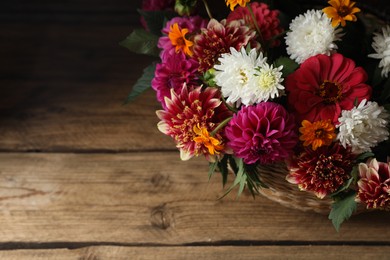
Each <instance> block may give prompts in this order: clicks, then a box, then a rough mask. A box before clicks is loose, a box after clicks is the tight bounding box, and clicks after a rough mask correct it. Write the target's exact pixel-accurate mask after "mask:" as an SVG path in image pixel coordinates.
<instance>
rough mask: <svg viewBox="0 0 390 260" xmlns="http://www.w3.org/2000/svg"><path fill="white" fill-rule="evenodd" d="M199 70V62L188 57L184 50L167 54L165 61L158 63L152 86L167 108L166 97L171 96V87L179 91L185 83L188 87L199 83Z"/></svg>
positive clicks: (163, 105) (159, 99)
mask: <svg viewBox="0 0 390 260" xmlns="http://www.w3.org/2000/svg"><path fill="white" fill-rule="evenodd" d="M197 71H198V63H197V62H196V61H195V60H192V59H187V58H186V56H185V55H184V53H182V52H180V53H174V54H173V55H171V56H167V57H166V58H165V60H164V61H163V63H160V64H157V66H156V71H155V76H154V78H153V80H152V87H153V89H154V90H156V93H157V100H158V101H160V102H161V105H162V107H163V108H165V101H164V99H165V97H170V95H171V94H170V92H171V89H173V90H174V91H175V92H176V93H178V92H180V91H181V89H182V87H183V84H184V83H186V84H187V86H188V87H191V86H192V85H195V84H196V83H197V76H196V73H197Z"/></svg>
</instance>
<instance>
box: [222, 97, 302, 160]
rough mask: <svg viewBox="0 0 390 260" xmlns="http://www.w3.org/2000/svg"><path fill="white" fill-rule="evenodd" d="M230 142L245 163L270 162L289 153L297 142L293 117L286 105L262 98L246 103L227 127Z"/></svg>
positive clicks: (280, 158)
mask: <svg viewBox="0 0 390 260" xmlns="http://www.w3.org/2000/svg"><path fill="white" fill-rule="evenodd" d="M225 133H226V137H227V139H228V140H229V141H228V146H229V147H230V148H231V149H232V150H233V152H234V154H235V155H236V156H237V157H239V158H243V161H244V162H245V163H246V164H253V163H256V162H259V163H262V164H268V163H273V162H278V161H281V160H283V159H286V158H287V157H289V156H290V155H291V154H292V152H293V148H294V146H295V145H296V144H297V142H298V137H297V134H296V131H295V124H294V118H293V116H291V115H290V114H289V113H288V112H287V111H286V110H285V109H284V108H283V106H281V105H279V104H276V103H272V102H263V103H259V104H257V105H256V106H243V107H242V108H241V110H240V111H238V112H237V114H235V115H234V116H233V119H232V120H231V121H230V122H229V124H228V126H227V127H226V129H225Z"/></svg>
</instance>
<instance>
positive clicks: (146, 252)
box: [0, 246, 390, 260]
mask: <svg viewBox="0 0 390 260" xmlns="http://www.w3.org/2000/svg"><path fill="white" fill-rule="evenodd" d="M389 254H390V247H389V246H359V247H356V246H222V247H212V246H209V247H203V246H200V247H176V246H174V247H119V246H93V247H86V248H80V249H73V250H72V249H48V250H43V249H41V250H13V251H8V250H6V251H0V258H1V259H9V260H14V259H15V260H22V259H29V260H30V259H32V260H38V259H57V260H61V259H64V260H65V259H67V260H68V259H69V260H71V259H75V260H76V259H134V260H137V259H138V260H152V259H172V260H175V259H178V260H179V259H180V260H181V259H210V260H225V259H270V260H274V259H282V258H283V259H326V260H328V259H361V260H371V259H377V260H381V259H383V260H385V259H388V257H389Z"/></svg>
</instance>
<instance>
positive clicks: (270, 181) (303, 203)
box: [257, 164, 371, 215]
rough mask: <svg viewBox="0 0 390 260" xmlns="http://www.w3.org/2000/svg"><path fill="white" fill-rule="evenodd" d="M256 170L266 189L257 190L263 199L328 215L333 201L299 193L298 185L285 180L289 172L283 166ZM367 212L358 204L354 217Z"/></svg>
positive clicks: (302, 192) (262, 166) (278, 165)
mask: <svg viewBox="0 0 390 260" xmlns="http://www.w3.org/2000/svg"><path fill="white" fill-rule="evenodd" d="M257 168H258V171H259V177H260V180H261V181H262V182H263V183H264V184H265V185H267V187H268V188H261V189H259V192H260V194H261V195H263V196H264V197H266V198H268V199H270V200H272V201H275V202H278V203H279V204H281V205H283V206H285V207H287V208H292V209H298V210H301V211H307V212H316V213H319V214H323V215H329V212H330V210H331V204H332V203H333V200H332V199H331V198H329V197H325V198H323V199H319V198H318V197H317V196H316V195H314V193H312V192H308V191H301V190H299V188H298V185H296V184H292V183H289V182H288V181H287V180H286V176H287V174H288V173H289V170H288V169H287V166H286V165H285V164H273V165H259V166H258V167H257ZM368 211H371V210H367V209H366V207H365V206H364V205H363V204H360V203H358V207H357V209H356V211H355V212H354V215H356V214H360V213H363V212H368Z"/></svg>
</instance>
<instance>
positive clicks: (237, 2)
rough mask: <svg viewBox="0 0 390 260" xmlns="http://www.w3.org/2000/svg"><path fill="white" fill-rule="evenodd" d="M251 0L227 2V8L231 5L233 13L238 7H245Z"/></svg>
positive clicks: (226, 0)
mask: <svg viewBox="0 0 390 260" xmlns="http://www.w3.org/2000/svg"><path fill="white" fill-rule="evenodd" d="M250 1H251V0H225V2H226V6H229V5H230V10H231V11H233V10H234V7H236V5H240V6H242V7H245V6H246V4H247V3H249V2H250Z"/></svg>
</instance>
